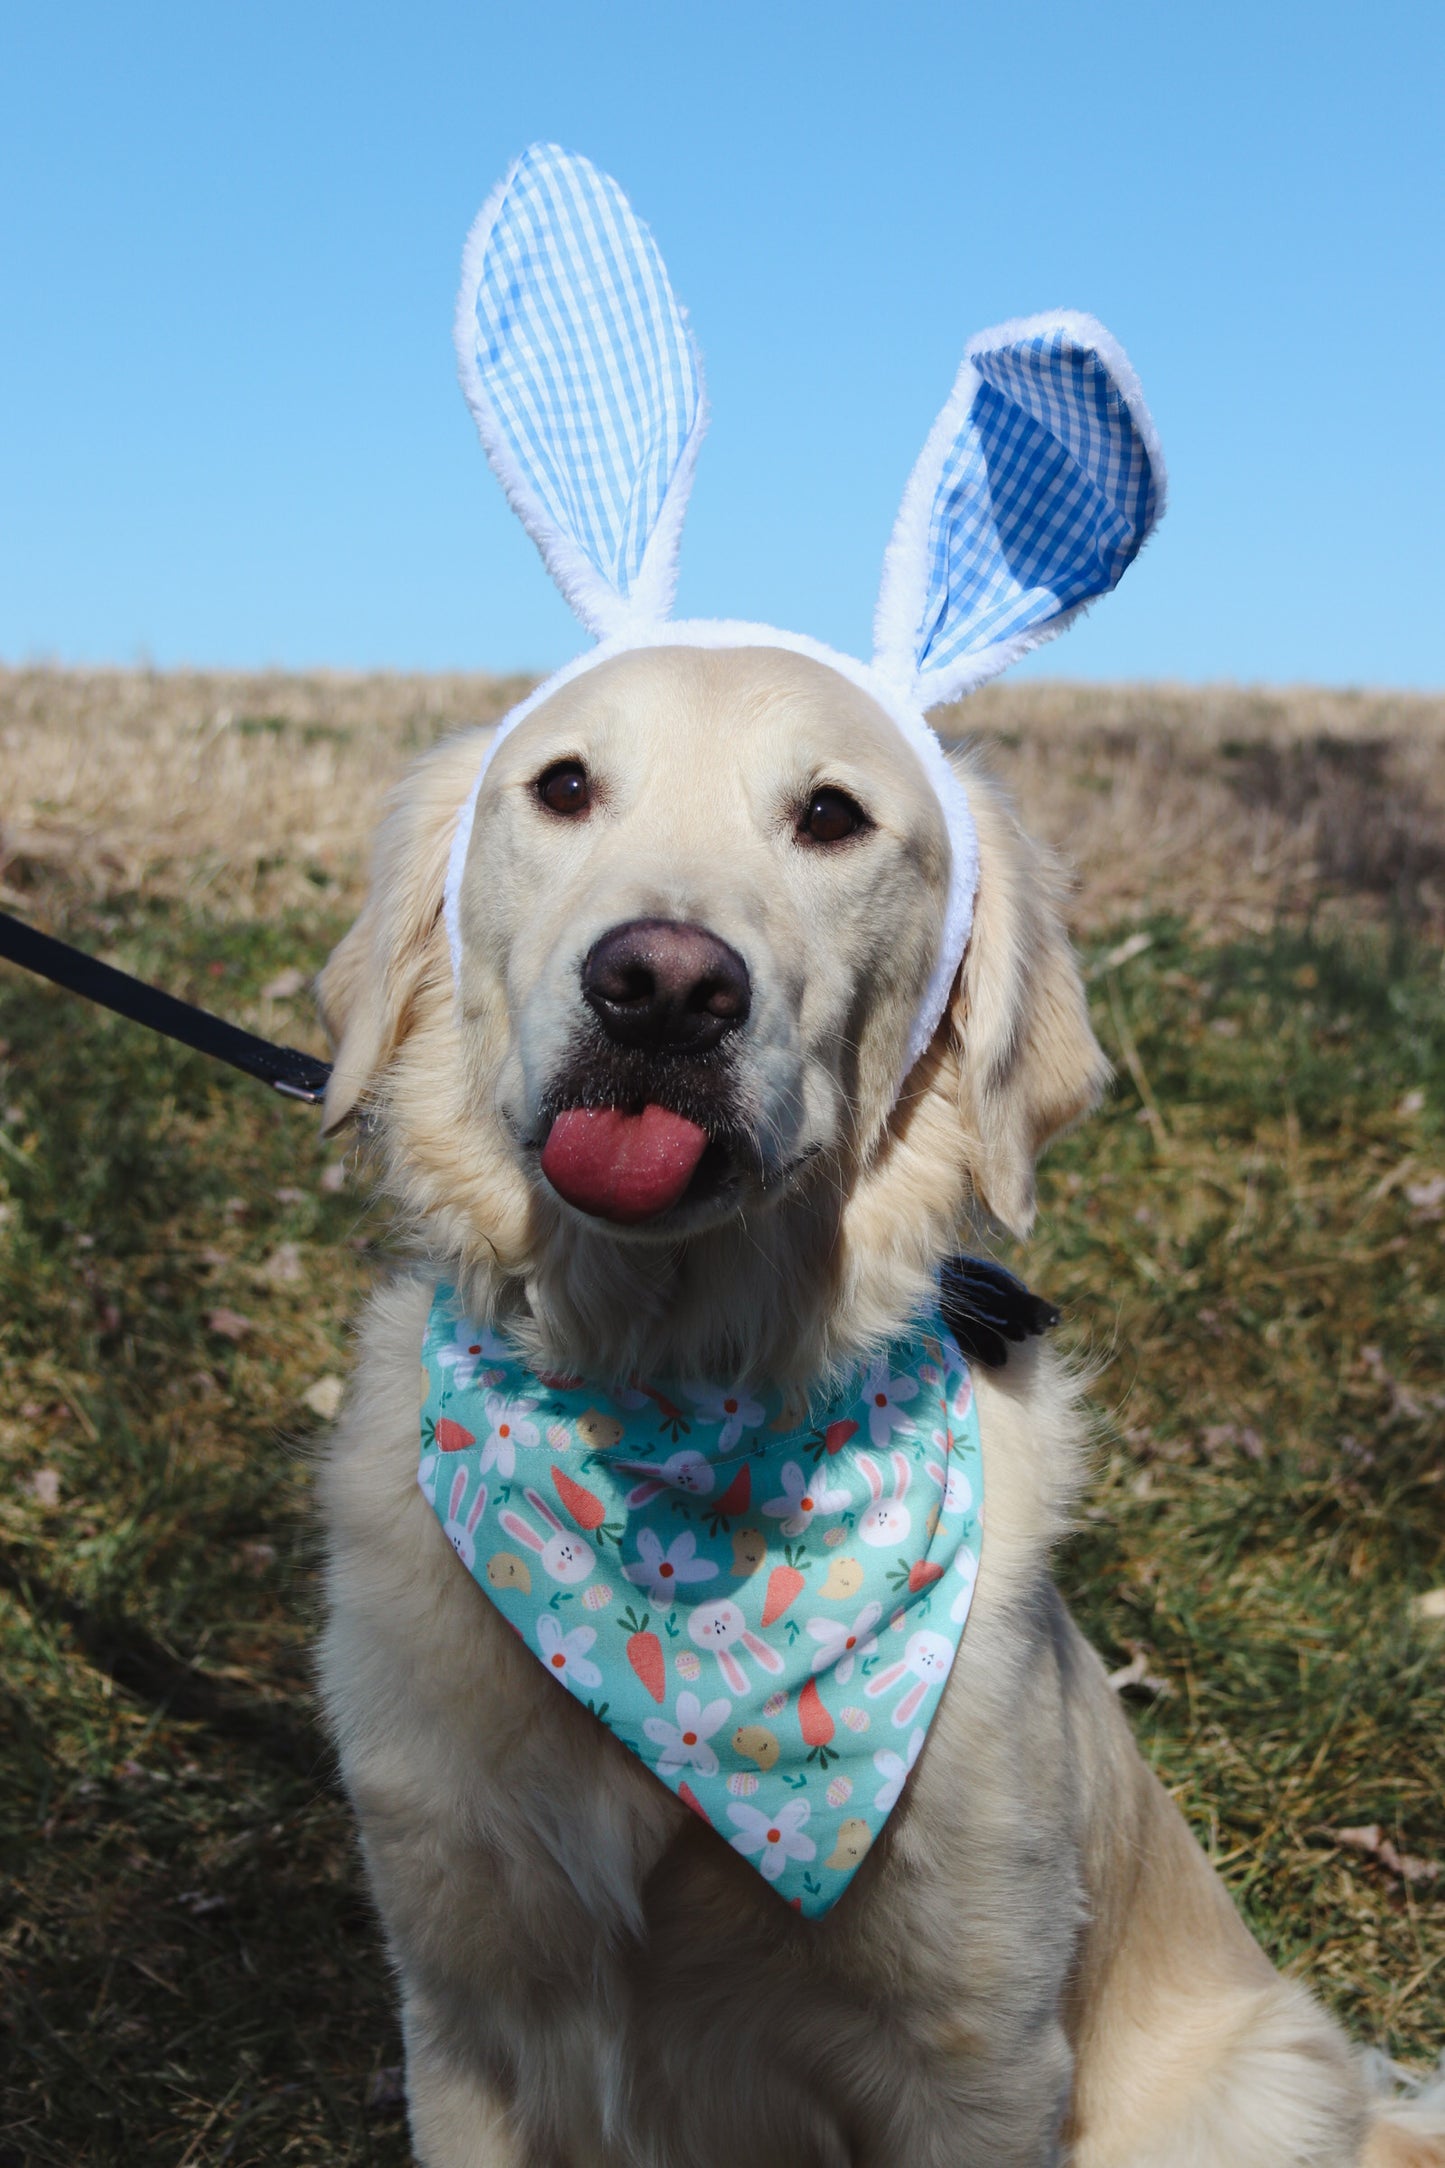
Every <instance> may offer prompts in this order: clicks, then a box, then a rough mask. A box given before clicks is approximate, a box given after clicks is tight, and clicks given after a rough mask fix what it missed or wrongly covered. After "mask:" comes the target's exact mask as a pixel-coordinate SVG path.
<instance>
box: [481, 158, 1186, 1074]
mask: <svg viewBox="0 0 1445 2168" xmlns="http://www.w3.org/2000/svg"><path fill="white" fill-rule="evenodd" d="M456 347H457V360H458V364H459V367H460V371H461V381H462V390H463V391H464V392H465V394H466V398H467V404H468V405H469V406H470V408H471V410H472V413H473V415H474V417H475V419H476V424H477V428H478V430H479V431H480V433H481V439H482V443H483V445H484V446H485V448H486V452H487V457H488V458H489V459H490V460H491V463H492V465H493V467H494V468H495V469H496V472H497V475H498V477H499V479H500V481H501V483H502V486H503V488H504V489H505V490H506V492H507V496H508V499H509V500H510V502H511V505H512V508H513V510H514V511H515V512H516V513H517V515H518V517H519V518H520V520H521V521H522V524H523V526H524V527H525V528H526V529H527V532H528V533H529V534H530V535H531V537H532V539H533V541H534V542H535V543H536V544H537V547H538V549H539V550H540V551H541V553H542V557H543V560H544V562H545V564H546V566H547V569H548V571H549V572H550V573H551V575H552V577H553V579H554V580H555V581H556V582H557V585H558V587H559V588H560V589H561V590H562V593H563V594H564V595H565V596H566V598H567V600H568V602H569V603H570V604H571V606H572V608H573V610H574V611H575V612H576V614H577V616H578V617H579V618H580V619H581V620H582V622H583V624H584V625H585V626H586V627H587V629H588V631H589V632H591V633H593V634H594V635H595V637H596V639H597V641H598V643H599V644H598V646H597V647H595V648H593V649H592V650H590V651H589V652H588V653H587V654H585V655H582V656H579V657H578V658H577V659H576V660H575V661H573V662H571V663H568V664H567V665H566V666H565V667H564V668H563V669H561V670H559V671H558V672H556V674H555V675H554V676H552V677H550V678H548V679H547V681H546V682H545V683H544V684H542V685H539V686H538V687H537V689H536V691H535V692H533V693H532V694H530V695H529V697H528V698H527V699H526V700H524V701H522V702H521V704H520V705H519V706H518V707H515V708H513V709H512V711H511V712H510V714H508V715H507V716H506V717H504V719H503V721H502V723H501V724H500V726H499V727H498V730H497V733H496V736H495V737H494V738H493V740H492V743H491V746H490V748H489V750H488V754H487V760H490V758H491V754H492V753H493V752H495V750H496V748H497V746H498V745H499V744H500V743H501V741H502V739H503V738H504V737H506V736H507V734H508V732H509V731H511V730H514V729H515V728H516V726H517V724H518V723H520V722H521V721H522V720H523V718H524V717H525V716H527V715H530V714H531V713H532V712H533V710H534V709H535V708H537V707H538V706H540V704H541V703H542V701H544V700H546V699H547V698H549V697H550V695H551V694H552V693H554V692H556V691H557V690H558V688H559V687H560V686H562V685H565V684H567V683H568V682H569V681H570V680H571V679H572V678H574V677H578V676H580V675H581V674H582V672H583V671H585V670H590V669H592V668H593V667H595V665H596V664H598V663H599V662H603V661H606V660H607V659H608V658H609V657H611V656H613V655H617V654H621V653H624V652H625V651H627V650H628V649H632V648H642V647H656V646H662V645H670V646H687V647H743V646H747V647H781V648H786V649H789V650H791V651H792V652H793V653H796V654H803V655H810V656H812V657H813V658H814V659H815V660H816V661H818V662H823V663H826V664H828V665H829V667H830V668H832V669H834V670H837V671H839V672H840V673H841V674H842V675H843V676H844V677H846V678H848V679H850V680H851V681H852V683H854V684H855V685H858V686H861V687H862V688H863V690H864V691H865V692H867V693H869V694H870V695H871V696H872V698H873V699H874V700H875V701H877V703H878V705H879V706H880V707H881V708H882V709H883V710H884V712H885V714H887V715H888V716H889V717H890V718H891V719H892V721H893V722H894V723H895V724H896V725H897V727H898V729H899V730H900V731H901V733H902V734H903V736H904V738H905V739H906V740H907V742H908V744H909V745H910V746H911V747H912V748H913V750H914V752H915V753H916V754H917V755H918V757H919V759H920V760H921V761H922V763H923V766H924V770H925V772H926V774H927V775H928V777H929V780H930V781H931V783H932V784H933V787H934V789H935V790H936V791H937V793H938V798H939V802H940V804H941V806H942V808H943V814H944V819H945V821H946V822H947V826H948V834H949V840H950V843H951V846H952V854H953V858H952V873H951V879H950V887H949V898H948V905H947V910H946V913H945V919H944V927H943V933H942V937H941V940H940V945H939V953H938V957H937V959H936V962H935V965H934V969H933V974H932V976H931V978H930V980H929V984H928V987H927V990H926V992H925V994H924V996H923V999H922V1001H921V1002H920V1004H919V1009H918V1014H917V1016H916V1017H915V1018H914V1023H913V1030H912V1033H911V1035H910V1040H909V1046H908V1057H907V1063H906V1068H911V1067H912V1065H913V1063H914V1062H915V1061H916V1060H917V1059H918V1056H919V1055H920V1054H921V1053H922V1052H923V1049H924V1048H925V1047H926V1046H927V1045H928V1042H929V1040H930V1039H931V1038H932V1037H933V1033H934V1031H935V1029H936V1028H937V1025H938V1022H939V1019H940V1018H941V1017H942V1015H943V1012H944V1008H945V1007H946V1005H947V1002H948V995H949V989H950V987H951V986H952V984H953V980H954V977H955V975H956V974H957V971H958V968H959V965H960V964H961V962H962V961H963V955H964V951H965V949H966V948H967V946H968V937H969V930H970V928H971V926H972V923H973V900H974V891H975V888H976V886H977V881H978V839H977V836H976V834H975V831H974V825H973V817H972V815H971V813H970V811H969V805H968V797H967V794H966V792H965V790H964V787H963V785H962V783H961V782H960V781H959V779H958V777H957V776H956V775H955V774H954V772H953V770H952V768H951V767H950V766H949V764H948V762H947V760H946V759H945V758H944V753H943V748H942V746H941V745H940V743H939V741H938V739H937V737H936V736H935V735H934V733H933V731H932V730H931V729H930V728H929V726H928V724H927V722H926V721H925V719H924V716H925V710H926V709H928V708H931V707H936V706H938V705H940V704H942V703H943V702H945V701H948V700H956V699H957V698H958V697H959V696H960V695H961V694H963V693H966V692H971V691H972V690H973V688H974V687H975V686H976V685H982V684H983V683H984V682H985V680H986V679H988V678H991V677H995V676H996V675H997V674H998V672H999V671H1000V670H1003V669H1005V668H1007V666H1008V664H1009V663H1011V662H1013V661H1014V660H1016V658H1017V657H1018V656H1020V655H1022V654H1024V653H1025V652H1026V651H1027V650H1028V649H1029V648H1031V647H1037V646H1038V645H1039V643H1040V642H1041V641H1044V640H1049V639H1052V638H1053V636H1054V634H1055V633H1058V632H1062V631H1063V629H1064V627H1065V626H1066V625H1067V624H1068V623H1069V622H1070V620H1071V619H1072V618H1074V617H1075V616H1076V615H1077V614H1078V612H1079V611H1080V610H1081V609H1083V608H1084V607H1086V605H1087V604H1088V603H1090V602H1092V601H1093V600H1094V599H1095V597H1097V596H1099V595H1104V594H1108V593H1109V591H1110V590H1111V589H1112V588H1114V587H1116V586H1117V585H1118V583H1119V581H1120V579H1121V578H1122V577H1123V575H1124V573H1125V571H1126V570H1127V568H1128V566H1129V565H1130V564H1131V563H1132V562H1133V560H1134V558H1135V557H1136V556H1137V555H1138V552H1139V550H1140V547H1141V546H1142V544H1143V542H1144V541H1145V539H1146V537H1147V536H1148V534H1149V532H1150V530H1151V529H1152V528H1153V526H1154V524H1155V522H1156V521H1157V520H1158V518H1159V517H1160V515H1161V513H1162V512H1163V509H1164V487H1165V483H1164V462H1163V459H1162V456H1161V454H1160V450H1159V439H1158V436H1157V434H1156V432H1155V429H1154V423H1153V420H1152V418H1151V416H1150V413H1149V409H1148V408H1147V407H1146V406H1145V404H1144V398H1143V394H1142V393H1141V391H1140V389H1139V382H1138V379H1137V377H1136V376H1135V374H1134V371H1133V370H1132V369H1131V368H1130V366H1129V362H1128V359H1127V358H1126V356H1125V354H1124V353H1123V351H1122V349H1121V348H1120V347H1118V346H1117V345H1116V344H1115V342H1114V341H1113V339H1111V338H1110V336H1109V334H1108V332H1107V331H1105V329H1104V327H1103V325H1102V324H1099V323H1096V322H1095V321H1094V319H1093V317H1091V316H1076V315H1072V314H1062V315H1057V316H1030V317H1025V318H1023V319H1022V320H1021V321H1019V322H1017V323H1010V324H1003V325H1000V326H999V327H998V329H997V330H994V331H985V332H980V333H979V334H978V336H977V337H976V338H973V339H970V341H969V342H968V345H967V347H966V348H965V349H964V359H963V366H962V368H961V369H960V371H959V374H958V378H957V381H956V382H955V384H954V387H953V390H952V392H951V393H950V394H949V398H948V401H947V404H946V405H945V406H944V409H943V411H942V413H941V414H940V415H939V417H938V419H937V421H936V422H935V423H934V425H933V428H932V430H931V432H930V434H929V437H928V441H927V442H926V444H925V445H924V447H923V450H922V452H921V453H920V455H919V458H918V463H917V465H916V466H915V467H914V469H913V473H912V474H911V476H910V477H909V481H908V487H907V488H906V489H905V490H904V493H903V502H902V505H901V506H900V508H899V512H898V518H897V521H896V523H895V526H894V529H893V537H892V540H891V541H890V543H889V545H888V550H887V554H886V556H885V557H884V561H883V581H882V586H881V588H880V590H879V595H878V607H877V612H876V615H875V619H874V653H873V660H872V662H871V663H863V662H859V661H857V660H855V659H854V658H853V657H852V656H848V655H839V654H836V653H834V651H833V650H832V649H831V648H828V647H825V646H824V645H823V644H822V643H821V642H820V641H816V640H809V639H807V638H805V637H803V636H802V635H800V634H797V633H787V632H779V631H777V630H775V629H774V628H773V627H772V626H769V625H740V624H731V623H723V622H713V621H711V620H705V621H698V622H690V623H680V624H673V623H671V622H670V621H669V619H668V614H667V613H668V611H669V609H670V608H671V606H672V597H673V590H674V588H675V586H676V581H677V547H678V540H679V536H680V534H681V530H682V516H683V513H684V511H685V509H686V507H687V499H688V493H689V491H690V489H691V487H692V474H693V467H694V464H695V462H696V459H697V449H698V445H699V444H700V442H701V440H702V434H703V430H704V428H705V426H706V419H707V416H706V407H705V404H704V399H703V388H702V368H701V363H700V361H699V358H698V354H697V349H696V347H695V346H694V344H693V340H692V337H691V334H690V333H689V331H688V329H687V326H686V324H685V322H684V320H683V316H682V311H681V309H680V308H679V306H678V303H677V301H676V299H675V297H674V295H673V292H672V288H671V286H670V285H669V283H668V277H667V272H666V270H665V269H664V268H663V263H662V259H661V257H660V256H659V255H658V252H657V246H656V243H655V242H654V241H653V238H652V236H651V234H650V233H649V232H648V230H647V228H646V227H645V226H644V225H643V224H642V222H641V220H640V219H638V218H637V216H636V215H635V213H634V212H633V210H632V207H631V205H630V204H629V203H628V201H627V199H626V197H625V196H624V195H623V194H622V191H621V190H620V189H619V188H618V186H617V184H616V182H615V181H613V180H610V179H609V178H608V176H607V175H606V174H605V173H599V172H598V171H597V168H596V167H595V166H593V165H592V164H590V163H589V161H588V160H587V159H585V158H579V157H575V156H573V155H572V154H571V153H570V152H567V151H564V150H559V149H558V148H557V146H556V145H555V144H551V143H534V144H533V145H532V147H531V149H530V150H528V151H525V152H524V153H523V154H522V156H521V157H520V158H519V159H518V160H517V161H516V163H515V165H513V167H512V168H511V170H510V172H509V173H508V174H507V176H506V178H505V179H504V180H503V181H502V182H501V184H500V186H499V187H498V188H496V189H495V190H494V191H493V193H492V195H491V196H490V198H489V199H488V201H487V203H486V205H485V206H484V208H483V210H482V212H481V214H480V216H479V217H478V219H477V222H476V224H475V225H474V226H473V228H472V231H471V233H470V234H469V235H468V237H467V245H466V250H465V253H464V255H463V258H462V284H461V292H460V294H459V295H458V298H457V316H456ZM485 773H486V761H484V762H483V766H482V771H481V773H480V774H479V775H478V776H477V779H476V782H475V783H474V784H473V786H472V790H471V793H470V795H469V797H468V798H467V801H466V804H465V805H464V806H463V807H462V810H461V813H460V815H459V817H458V821H457V827H456V834H455V837H454V839H453V843H452V850H451V858H450V862H449V864H448V868H447V883H446V925H447V935H448V938H449V940H450V943H451V953H452V970H453V974H454V975H455V976H457V977H459V976H460V969H461V920H460V895H461V884H462V875H463V872H464V870H465V867H466V861H467V851H468V848H469V846H470V843H471V834H472V821H473V816H474V814H475V811H476V804H477V797H478V794H479V792H480V790H481V786H482V777H483V776H484V775H485ZM900 1082H901V1079H900Z"/></svg>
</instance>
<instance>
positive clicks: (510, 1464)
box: [477, 1393, 542, 1476]
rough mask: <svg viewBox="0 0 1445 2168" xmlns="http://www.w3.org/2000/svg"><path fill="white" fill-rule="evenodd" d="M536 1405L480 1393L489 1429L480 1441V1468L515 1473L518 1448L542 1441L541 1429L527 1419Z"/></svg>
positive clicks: (533, 1402)
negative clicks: (481, 1442)
mask: <svg viewBox="0 0 1445 2168" xmlns="http://www.w3.org/2000/svg"><path fill="white" fill-rule="evenodd" d="M536 1405H537V1403H536V1401H535V1400H509V1399H508V1397H507V1395H506V1394H505V1393H487V1394H485V1395H484V1396H483V1400H482V1406H483V1407H484V1408H485V1410H486V1414H487V1421H488V1423H489V1424H490V1426H491V1428H490V1430H489V1432H488V1434H487V1437H486V1438H485V1440H484V1441H483V1444H482V1456H481V1459H480V1460H479V1461H478V1463H477V1466H478V1467H479V1468H481V1469H483V1470H486V1469H488V1468H495V1469H496V1471H497V1473H498V1475H500V1476H513V1475H515V1474H516V1472H517V1447H518V1446H519V1445H522V1446H531V1445H539V1444H540V1443H541V1437H542V1434H541V1432H540V1431H539V1430H538V1428H537V1426H536V1424H535V1423H533V1422H529V1421H528V1417H529V1416H530V1415H531V1413H532V1410H533V1408H534V1407H535V1406H536Z"/></svg>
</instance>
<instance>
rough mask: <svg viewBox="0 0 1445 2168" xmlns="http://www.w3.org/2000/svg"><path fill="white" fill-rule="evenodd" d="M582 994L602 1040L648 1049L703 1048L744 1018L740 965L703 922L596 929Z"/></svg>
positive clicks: (641, 922) (745, 986)
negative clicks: (597, 933) (600, 933)
mask: <svg viewBox="0 0 1445 2168" xmlns="http://www.w3.org/2000/svg"><path fill="white" fill-rule="evenodd" d="M582 994H583V998H584V1000H585V1001H586V1002H587V1005H588V1007H589V1008H590V1009H591V1010H592V1013H593V1015H594V1016H595V1017H596V1018H597V1021H598V1023H599V1024H600V1025H601V1026H602V1029H603V1030H604V1031H605V1032H606V1034H607V1036H608V1038H609V1039H615V1040H616V1041H617V1043H618V1045H619V1046H633V1047H640V1048H644V1049H646V1050H647V1051H648V1052H650V1053H655V1054H705V1053H706V1052H707V1051H708V1049H709V1048H710V1047H714V1046H716V1045H717V1044H718V1042H719V1041H720V1040H721V1039H723V1038H725V1037H726V1036H727V1034H728V1032H730V1031H736V1030H737V1028H738V1026H739V1025H740V1024H744V1023H746V1021H747V1016H748V1011H749V1009H750V1008H751V1007H752V999H753V996H752V987H751V985H750V983H749V980H748V967H747V965H746V964H745V963H744V962H743V960H742V958H741V956H739V954H738V952H737V950H736V949H735V948H729V947H728V944H727V942H726V941H720V940H719V939H718V937H717V935H716V934H715V933H709V932H708V930H707V928H706V926H684V925H681V924H680V923H679V922H678V921H677V920H676V919H671V918H635V919H631V920H629V921H628V923H627V924H626V925H625V926H614V927H613V928H612V930H611V932H610V933H605V934H603V936H602V938H601V940H600V941H598V942H597V943H596V944H595V945H594V946H593V948H592V950H591V952H590V954H589V955H588V957H587V960H586V962H585V963H584V964H583V966H582Z"/></svg>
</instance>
